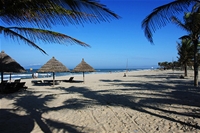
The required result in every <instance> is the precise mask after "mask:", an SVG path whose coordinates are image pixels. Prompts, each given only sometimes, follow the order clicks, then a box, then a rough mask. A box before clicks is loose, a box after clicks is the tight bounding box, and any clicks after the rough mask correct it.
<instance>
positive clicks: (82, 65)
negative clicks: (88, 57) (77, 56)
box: [72, 59, 95, 82]
mask: <svg viewBox="0 0 200 133" xmlns="http://www.w3.org/2000/svg"><path fill="white" fill-rule="evenodd" d="M72 72H83V82H85V76H84V73H85V72H95V70H94V68H93V67H91V66H90V65H89V64H87V63H86V62H85V61H84V59H82V61H81V63H80V64H78V65H77V66H76V67H75V68H74V69H73V70H72Z"/></svg>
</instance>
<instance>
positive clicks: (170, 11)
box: [142, 0, 199, 43]
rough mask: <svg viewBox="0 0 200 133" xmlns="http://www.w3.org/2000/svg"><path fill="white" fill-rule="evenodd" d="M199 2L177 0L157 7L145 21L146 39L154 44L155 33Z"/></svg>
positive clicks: (195, 0)
mask: <svg viewBox="0 0 200 133" xmlns="http://www.w3.org/2000/svg"><path fill="white" fill-rule="evenodd" d="M196 2H199V1H198V0H176V1H173V2H170V3H168V4H165V5H163V6H160V7H157V8H155V9H154V10H153V12H152V13H150V14H149V15H148V16H147V17H146V18H145V19H144V20H143V21H142V28H143V29H144V33H145V36H146V38H147V39H148V40H149V41H150V42H151V43H153V33H154V32H155V31H156V30H157V29H160V28H161V27H164V26H166V24H167V23H169V22H171V17H172V16H176V15H177V14H180V13H182V12H183V11H187V10H188V8H189V7H190V6H191V5H193V4H195V3H196Z"/></svg>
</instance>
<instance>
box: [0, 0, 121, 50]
mask: <svg viewBox="0 0 200 133" xmlns="http://www.w3.org/2000/svg"><path fill="white" fill-rule="evenodd" d="M113 18H116V19H118V18H120V17H119V16H118V15H117V14H115V13H114V12H112V11H110V10H109V9H108V8H106V6H105V5H102V4H100V3H99V2H97V1H95V0H59V1H56V0H1V1H0V21H1V26H0V33H3V34H4V35H5V37H10V38H11V39H14V40H16V39H17V40H22V41H24V42H25V43H26V44H28V45H30V46H33V47H34V48H36V49H38V50H40V51H42V52H44V53H46V52H45V51H44V50H43V49H41V48H40V47H39V46H38V45H37V44H36V41H38V40H42V41H44V42H47V43H50V42H54V43H59V44H63V43H64V42H70V43H76V44H80V45H82V46H89V45H88V44H86V43H84V42H82V41H79V40H77V39H75V38H72V37H70V36H67V35H65V34H62V33H57V32H53V31H51V30H46V29H45V28H48V29H50V28H51V27H52V26H53V25H56V24H58V25H63V26H67V25H69V24H74V25H77V24H82V25H83V24H84V23H99V22H103V21H105V22H109V21H110V20H111V19H113ZM6 25H9V26H10V25H11V27H8V26H6ZM27 26H29V27H30V28H27Z"/></svg>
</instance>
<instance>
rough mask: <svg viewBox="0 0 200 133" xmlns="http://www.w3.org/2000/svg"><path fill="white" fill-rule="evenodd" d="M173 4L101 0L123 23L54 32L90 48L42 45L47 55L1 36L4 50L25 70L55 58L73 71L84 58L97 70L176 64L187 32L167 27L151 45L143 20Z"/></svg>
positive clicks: (163, 0) (56, 28)
mask: <svg viewBox="0 0 200 133" xmlns="http://www.w3.org/2000/svg"><path fill="white" fill-rule="evenodd" d="M170 1H171V0H101V1H100V3H102V4H105V5H106V6H107V7H108V8H109V9H110V10H112V11H114V12H115V13H116V14H118V15H119V16H121V19H118V20H116V19H115V20H114V19H113V20H112V21H111V22H101V23H100V24H84V26H81V25H76V26H74V25H70V26H66V27H63V26H59V25H56V26H54V27H53V29H52V30H54V31H57V32H61V33H64V34H67V35H69V36H71V37H73V38H76V39H78V40H81V41H83V42H85V43H87V44H89V45H90V46H91V48H85V47H82V46H79V45H71V44H69V45H68V46H65V45H60V44H41V43H39V44H38V45H39V46H40V47H41V48H42V49H44V50H45V51H46V52H47V53H48V55H45V54H42V53H41V52H40V51H38V50H36V49H34V48H33V47H30V46H28V45H26V44H24V43H23V42H21V41H19V42H14V41H12V40H11V39H5V38H4V36H3V35H0V39H1V40H0V44H1V47H0V48H1V50H4V51H5V52H6V53H7V54H8V55H10V56H11V57H12V58H13V59H15V60H16V61H17V62H19V63H20V64H21V65H22V66H23V67H25V68H28V67H29V66H34V65H43V64H45V63H46V62H47V61H48V60H49V59H51V58H52V57H53V56H54V57H55V58H56V59H57V60H59V61H60V62H62V63H63V64H64V65H66V66H67V67H68V68H70V69H73V68H74V67H75V66H76V65H77V64H79V63H80V62H81V60H82V58H84V59H85V61H86V62H87V63H88V64H90V65H91V66H93V67H94V68H95V69H97V68H126V64H127V60H128V68H138V67H149V68H150V67H152V66H154V67H156V66H157V64H158V62H163V61H169V62H170V61H172V60H174V61H175V60H177V48H176V46H177V43H176V42H177V41H179V40H178V38H179V37H180V36H182V35H185V34H186V32H185V31H182V30H181V29H180V28H177V27H176V25H173V24H168V25H167V26H166V27H163V28H161V29H159V30H157V31H156V33H155V34H154V36H153V39H154V45H152V44H151V43H150V42H148V40H147V39H146V38H145V36H144V32H143V30H142V28H141V23H142V20H143V19H144V18H145V17H146V16H147V15H148V14H149V13H151V12H152V10H153V9H154V8H156V7H158V6H161V5H163V4H165V3H168V2H170Z"/></svg>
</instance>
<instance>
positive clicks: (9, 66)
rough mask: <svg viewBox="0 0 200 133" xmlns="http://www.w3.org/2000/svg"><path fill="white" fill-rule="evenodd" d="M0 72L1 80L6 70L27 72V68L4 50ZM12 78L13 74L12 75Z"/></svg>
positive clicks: (1, 56) (0, 60)
mask: <svg viewBox="0 0 200 133" xmlns="http://www.w3.org/2000/svg"><path fill="white" fill-rule="evenodd" d="M0 72H1V82H2V81H3V73H4V72H10V73H11V72H25V69H24V68H23V67H22V66H21V65H20V64H19V63H17V62H16V61H15V60H14V59H12V58H11V57H10V56H9V55H7V54H6V53H5V52H4V51H1V53H0ZM10 80H11V75H10Z"/></svg>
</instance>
